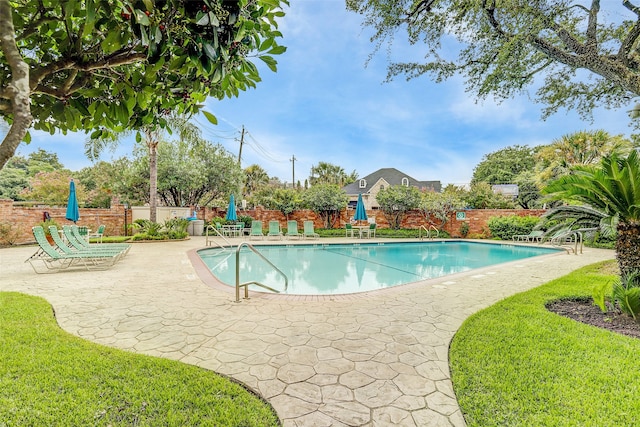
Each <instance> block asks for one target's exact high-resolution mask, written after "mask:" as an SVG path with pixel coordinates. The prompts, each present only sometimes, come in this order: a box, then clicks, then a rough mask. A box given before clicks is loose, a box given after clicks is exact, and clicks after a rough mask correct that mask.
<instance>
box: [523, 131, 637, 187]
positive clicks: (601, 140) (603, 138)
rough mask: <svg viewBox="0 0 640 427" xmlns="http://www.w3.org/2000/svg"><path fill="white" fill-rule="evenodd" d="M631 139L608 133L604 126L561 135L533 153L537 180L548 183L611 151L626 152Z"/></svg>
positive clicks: (593, 163) (631, 147)
mask: <svg viewBox="0 0 640 427" xmlns="http://www.w3.org/2000/svg"><path fill="white" fill-rule="evenodd" d="M633 147H634V144H633V142H631V141H629V140H627V139H625V138H623V137H622V136H620V135H617V136H612V135H609V133H608V132H606V131H604V130H593V131H579V132H574V133H571V134H567V135H563V136H562V137H560V138H559V139H556V140H554V141H553V142H552V143H551V144H549V145H545V146H543V147H541V148H540V149H539V150H538V152H537V153H536V154H535V155H534V156H535V158H536V160H537V167H538V168H539V170H538V181H539V183H542V184H544V183H548V182H550V181H552V180H554V179H557V178H559V177H560V176H562V175H567V174H569V172H570V171H571V168H572V167H574V166H578V165H597V164H599V163H600V161H601V160H602V158H603V157H604V156H606V155H609V154H610V153H612V152H614V151H615V152H618V153H624V154H625V155H626V154H628V153H629V152H631V151H632V150H633Z"/></svg>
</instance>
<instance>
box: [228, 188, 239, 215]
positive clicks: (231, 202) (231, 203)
mask: <svg viewBox="0 0 640 427" xmlns="http://www.w3.org/2000/svg"><path fill="white" fill-rule="evenodd" d="M227 219H228V220H229V221H237V220H238V214H237V213H236V202H235V199H234V198H233V194H232V195H231V198H230V199H229V207H228V208H227Z"/></svg>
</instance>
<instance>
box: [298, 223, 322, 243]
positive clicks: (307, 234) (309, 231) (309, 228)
mask: <svg viewBox="0 0 640 427" xmlns="http://www.w3.org/2000/svg"><path fill="white" fill-rule="evenodd" d="M303 226H304V230H303V231H302V237H304V238H305V239H306V238H309V239H317V238H319V237H320V235H319V234H318V233H316V232H315V230H314V229H313V221H305V222H304V223H303Z"/></svg>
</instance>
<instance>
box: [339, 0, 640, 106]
mask: <svg viewBox="0 0 640 427" xmlns="http://www.w3.org/2000/svg"><path fill="white" fill-rule="evenodd" d="M605 6H606V7H605V8H603V7H602V5H601V2H600V1H599V0H592V1H590V2H587V1H571V0H557V1H529V0H526V1H523V0H505V1H500V2H497V1H495V0H493V1H486V0H482V1H481V0H469V1H454V0H418V1H416V0H347V7H348V8H349V9H351V10H353V11H356V12H358V13H360V14H362V15H364V17H365V20H364V25H365V26H370V27H373V30H374V34H373V37H372V40H373V41H375V42H376V49H379V48H381V47H382V46H383V45H384V44H385V42H387V43H391V42H392V41H393V39H394V37H396V33H397V32H399V31H401V30H406V31H407V36H408V39H409V42H410V43H412V44H417V43H419V42H422V43H424V44H425V45H426V48H425V51H426V52H425V57H426V58H427V61H426V62H424V63H423V62H398V63H392V64H390V66H389V73H388V78H389V79H392V78H393V77H395V76H398V75H405V76H406V77H407V78H415V77H418V76H421V75H423V74H430V75H431V76H432V77H433V79H434V80H435V81H436V82H440V81H443V80H445V79H448V78H450V77H453V76H454V75H456V74H459V75H462V76H463V77H464V78H465V83H466V87H467V90H468V91H469V92H472V93H474V94H475V96H477V97H478V98H481V99H483V98H486V97H488V96H490V95H491V96H494V97H495V98H498V99H506V98H510V97H512V96H514V95H516V94H520V93H522V92H525V91H526V90H527V88H528V87H530V86H532V85H534V84H535V85H536V86H538V87H539V89H538V90H537V93H536V97H535V100H536V101H537V102H540V103H543V104H546V107H545V108H544V110H543V117H548V116H549V115H551V114H553V113H555V112H556V111H557V110H558V109H560V108H567V109H576V110H577V111H578V112H579V113H580V114H581V115H582V116H584V117H590V115H591V112H592V110H593V109H594V108H596V107H597V106H604V107H606V108H619V107H621V106H625V105H628V104H629V103H630V102H632V100H634V99H635V98H636V97H637V96H638V95H640V75H639V71H640V70H639V62H638V61H637V58H636V46H637V45H638V42H640V40H639V38H640V7H638V6H636V5H634V4H632V2H631V1H628V0H624V1H620V2H606V3H605ZM621 16H622V17H623V19H617V18H619V17H621ZM608 17H613V18H612V19H616V20H617V21H614V22H607V21H606V19H607V18H608ZM451 39H455V42H457V46H459V49H458V52H457V58H454V59H450V58H451V57H452V56H455V55H456V52H453V53H452V52H451V46H452V45H454V43H452V42H451V41H452V40H451ZM581 70H584V71H586V72H581Z"/></svg>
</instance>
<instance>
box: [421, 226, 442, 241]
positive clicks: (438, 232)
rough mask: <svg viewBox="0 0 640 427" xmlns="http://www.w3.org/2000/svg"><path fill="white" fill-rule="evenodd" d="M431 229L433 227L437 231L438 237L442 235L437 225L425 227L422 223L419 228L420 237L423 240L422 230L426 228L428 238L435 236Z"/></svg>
mask: <svg viewBox="0 0 640 427" xmlns="http://www.w3.org/2000/svg"><path fill="white" fill-rule="evenodd" d="M431 229H433V231H435V232H436V237H440V231H438V229H437V228H436V227H435V225H429V228H427V227H425V226H424V225H421V226H420V228H419V229H418V230H419V235H418V238H419V239H420V240H422V230H424V232H425V234H426V236H427V239H433V237H431Z"/></svg>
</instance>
